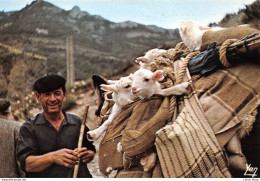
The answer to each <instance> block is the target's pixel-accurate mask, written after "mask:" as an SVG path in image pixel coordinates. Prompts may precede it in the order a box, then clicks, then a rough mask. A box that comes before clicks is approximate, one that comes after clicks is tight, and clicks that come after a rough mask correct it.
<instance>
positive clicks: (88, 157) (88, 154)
mask: <svg viewBox="0 0 260 181" xmlns="http://www.w3.org/2000/svg"><path fill="white" fill-rule="evenodd" d="M74 151H75V152H77V153H78V157H79V158H80V160H81V161H82V162H83V163H89V162H91V161H92V160H93V158H94V155H95V152H94V151H92V150H88V149H87V148H86V147H84V148H80V149H78V148H76V149H75V150H74Z"/></svg>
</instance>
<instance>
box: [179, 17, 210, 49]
mask: <svg viewBox="0 0 260 181" xmlns="http://www.w3.org/2000/svg"><path fill="white" fill-rule="evenodd" d="M209 29H210V27H207V26H202V25H200V24H198V23H196V22H194V21H192V20H185V21H182V22H181V24H180V26H179V33H180V36H181V39H182V41H183V43H184V44H185V45H186V46H187V47H188V48H189V49H190V50H191V51H193V50H199V49H200V46H201V43H202V35H203V34H204V33H205V32H206V31H208V30H209Z"/></svg>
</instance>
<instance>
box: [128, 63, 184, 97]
mask: <svg viewBox="0 0 260 181" xmlns="http://www.w3.org/2000/svg"><path fill="white" fill-rule="evenodd" d="M163 78H164V76H163V71H162V70H157V71H155V72H154V73H153V72H151V71H150V70H147V69H142V68H141V69H139V70H137V71H136V72H135V73H134V74H133V75H132V79H133V82H132V89H131V92H132V93H133V94H134V95H136V96H138V97H140V98H141V99H146V98H150V97H151V96H152V95H154V94H158V95H161V96H170V95H182V94H184V93H187V89H188V86H189V83H188V82H183V83H180V84H178V85H175V86H172V87H169V88H166V89H161V87H160V83H159V82H158V81H161V80H163Z"/></svg>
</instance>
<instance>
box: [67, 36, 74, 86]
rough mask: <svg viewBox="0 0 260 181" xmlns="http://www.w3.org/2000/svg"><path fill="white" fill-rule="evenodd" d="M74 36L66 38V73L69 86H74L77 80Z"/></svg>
mask: <svg viewBox="0 0 260 181" xmlns="http://www.w3.org/2000/svg"><path fill="white" fill-rule="evenodd" d="M73 53H74V52H73V34H69V35H67V36H66V61H67V62H66V68H67V69H66V70H67V71H66V73H67V81H68V86H72V85H73V84H74V80H75V67H74V57H73Z"/></svg>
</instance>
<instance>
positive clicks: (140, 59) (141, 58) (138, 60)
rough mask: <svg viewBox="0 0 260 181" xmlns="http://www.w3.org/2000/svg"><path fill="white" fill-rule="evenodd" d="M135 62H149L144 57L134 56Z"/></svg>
mask: <svg viewBox="0 0 260 181" xmlns="http://www.w3.org/2000/svg"><path fill="white" fill-rule="evenodd" d="M135 62H136V63H140V62H142V63H147V62H149V60H148V59H147V58H145V57H138V58H136V60H135Z"/></svg>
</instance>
